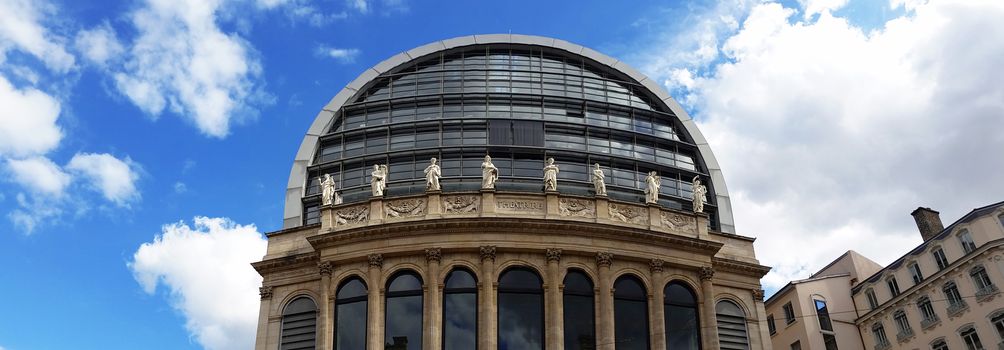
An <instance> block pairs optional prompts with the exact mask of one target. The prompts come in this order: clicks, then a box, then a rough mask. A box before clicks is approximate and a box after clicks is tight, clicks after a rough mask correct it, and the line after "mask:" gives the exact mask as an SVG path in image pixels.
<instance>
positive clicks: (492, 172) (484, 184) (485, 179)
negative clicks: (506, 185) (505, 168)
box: [481, 155, 499, 190]
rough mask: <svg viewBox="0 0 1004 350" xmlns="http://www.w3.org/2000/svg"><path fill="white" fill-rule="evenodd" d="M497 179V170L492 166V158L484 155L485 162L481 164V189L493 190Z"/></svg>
mask: <svg viewBox="0 0 1004 350" xmlns="http://www.w3.org/2000/svg"><path fill="white" fill-rule="evenodd" d="M498 179H499V168H496V167H495V164H492V157H491V156H489V155H485V161H484V162H481V189H482V190H494V189H495V181H498Z"/></svg>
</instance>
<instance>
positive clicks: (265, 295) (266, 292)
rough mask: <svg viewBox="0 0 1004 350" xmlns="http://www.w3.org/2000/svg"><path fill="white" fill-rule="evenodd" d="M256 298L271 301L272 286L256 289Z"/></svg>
mask: <svg viewBox="0 0 1004 350" xmlns="http://www.w3.org/2000/svg"><path fill="white" fill-rule="evenodd" d="M258 296H260V297H261V300H266V299H272V286H261V287H258Z"/></svg>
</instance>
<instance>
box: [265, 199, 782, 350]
mask: <svg viewBox="0 0 1004 350" xmlns="http://www.w3.org/2000/svg"><path fill="white" fill-rule="evenodd" d="M450 196H453V197H464V198H473V199H474V200H475V202H477V205H471V204H470V203H468V204H466V205H464V207H470V208H476V209H474V210H472V211H449V210H446V207H447V206H448V205H449V203H450V200H444V199H443V198H442V197H444V196H442V195H440V194H438V193H429V194H426V195H420V196H412V197H404V198H395V199H394V200H393V201H394V202H395V203H428V206H427V207H426V208H425V210H414V209H408V208H412V207H415V206H414V205H409V206H407V208H405V209H408V210H404V211H406V212H408V213H410V215H408V216H404V215H399V214H400V212H396V213H397V214H391V212H390V211H388V210H386V208H389V207H394V206H395V205H389V204H388V202H390V201H385V200H382V199H378V198H375V199H372V200H371V201H370V202H369V203H364V204H344V205H335V206H325V207H324V208H322V213H321V215H322V222H321V224H320V225H319V226H318V225H315V226H306V227H301V228H298V229H293V230H283V231H278V232H273V233H270V234H268V238H269V247H268V253H267V255H266V256H265V257H264V259H263V260H262V261H261V262H257V263H255V264H254V267H255V268H256V269H257V270H258V271H259V272H260V273H261V274H262V276H264V282H263V284H264V286H263V287H262V291H263V292H262V306H261V314H260V318H259V325H258V327H259V328H258V329H259V330H258V342H257V345H256V349H259V350H264V349H277V348H278V346H279V341H280V334H279V333H280V332H281V321H282V312H283V307H284V306H285V305H286V304H287V303H288V302H289V301H290V300H292V299H294V298H295V297H298V296H304V295H305V296H308V297H310V298H312V299H313V300H315V301H316V302H317V305H318V310H319V312H318V322H317V325H318V328H317V333H316V339H317V344H318V348H321V349H332V348H333V343H332V334H333V332H334V331H335V330H334V328H333V327H336V325H335V324H334V321H333V319H332V311H331V310H332V309H333V304H334V295H335V293H336V289H337V288H338V286H339V285H340V284H341V282H342V281H344V280H346V279H348V278H352V277H357V278H361V279H362V280H363V281H364V282H365V283H366V285H367V286H370V289H369V290H370V291H369V294H370V297H369V298H370V303H369V305H370V308H369V311H368V317H367V318H368V322H369V325H370V326H369V327H368V334H367V338H368V339H367V343H368V344H369V346H368V348H369V349H373V350H375V349H379V348H381V347H382V344H384V334H383V333H382V328H383V327H382V325H383V324H384V322H385V321H384V316H385V315H384V311H383V310H381V305H382V302H381V301H382V298H383V294H384V286H385V285H386V283H387V278H388V276H391V275H393V274H395V273H396V272H399V271H402V270H408V271H413V272H414V273H417V274H418V275H419V276H420V277H421V279H422V281H428V282H426V283H424V285H423V300H425V302H424V304H423V305H424V310H423V313H424V316H423V320H422V324H423V325H424V327H423V328H424V330H425V334H424V336H423V343H424V344H423V347H422V348H424V349H440V348H441V330H442V322H443V315H442V309H441V305H440V304H439V300H441V299H442V296H443V294H442V289H443V283H444V279H445V278H446V275H447V274H448V273H449V272H450V271H451V270H452V269H453V268H454V267H463V268H465V269H466V270H469V271H472V272H473V273H474V274H475V275H476V278H477V280H478V281H482V282H481V283H479V291H478V300H479V302H480V304H479V310H478V314H479V315H480V317H481V318H482V322H481V323H480V324H479V326H478V327H479V329H478V339H479V349H496V348H497V346H498V344H496V339H497V337H498V334H497V326H496V322H495V320H496V317H497V309H496V301H497V298H496V297H495V295H496V294H497V292H498V291H497V289H496V288H497V278H498V276H499V274H500V272H502V271H505V270H506V269H508V268H511V267H516V266H519V267H525V268H529V269H531V270H533V271H535V272H537V273H538V274H539V275H540V276H541V277H542V278H543V279H544V291H545V292H544V293H545V298H544V300H545V321H546V327H545V329H546V330H547V332H546V340H545V342H546V349H562V348H563V345H562V344H564V343H563V339H562V322H563V321H562V317H559V316H560V315H561V302H560V301H561V300H562V299H561V290H562V288H563V286H562V282H561V281H563V278H564V274H565V273H566V272H567V271H568V270H569V269H576V270H578V271H583V272H585V273H586V274H587V275H588V276H589V277H590V278H591V279H592V280H593V281H594V283H595V286H596V294H595V300H596V304H597V312H596V315H597V316H596V325H597V329H596V335H597V344H598V349H613V348H614V346H613V345H614V344H616V339H614V324H613V322H611V321H612V320H613V319H614V317H613V312H614V308H613V300H612V299H613V281H615V280H616V279H617V278H618V277H620V276H623V275H632V276H634V277H636V278H638V279H639V280H641V281H642V282H643V284H644V286H645V289H646V290H647V293H648V298H649V301H648V303H649V317H648V320H649V329H648V333H649V334H650V335H651V339H650V341H649V344H651V348H652V349H665V348H666V346H665V339H664V337H663V336H662V335H663V334H665V332H664V329H663V328H664V321H663V320H664V317H665V315H663V307H662V306H663V305H662V302H661V300H663V288H664V287H665V286H666V285H667V283H669V282H671V281H677V282H682V283H683V284H685V285H687V286H689V287H690V288H691V289H692V290H693V291H694V292H695V294H696V296H697V301H698V304H699V306H698V310H699V315H698V316H699V317H698V319H699V320H701V323H702V327H701V328H700V329H701V339H702V341H703V348H705V349H716V348H718V345H717V342H716V339H717V334H716V332H717V330H716V318H715V312H714V310H715V306H714V305H715V302H717V301H719V300H723V299H727V300H730V301H732V302H734V303H736V304H738V305H739V306H740V307H741V308H742V309H743V310H745V312H746V313H747V314H746V327H747V334H748V339H749V343H750V347H751V348H752V349H766V348H769V347H770V345H769V344H770V343H769V339H768V337H767V336H766V335H767V330H766V329H765V328H764V327H765V323H764V322H763V320H764V304H763V301H762V298H763V292H762V291H761V290H760V282H759V279H760V278H761V277H762V276H763V275H764V274H765V273H766V272H767V271H768V268H766V267H764V266H761V265H759V264H758V263H757V260H756V258H755V256H754V255H753V249H752V242H753V240H752V239H749V238H745V237H741V236H736V235H730V234H723V233H720V232H714V231H709V230H708V229H707V226H708V225H707V217H706V215H704V214H695V213H686V212H679V211H674V210H669V209H665V208H660V207H657V206H652V205H638V204H630V203H611V202H610V201H608V200H607V199H606V198H603V197H597V198H584V197H570V196H561V195H558V194H547V195H544V194H541V195H531V194H515V193H511V194H510V193H495V192H483V193H470V194H451V195H450ZM465 203H466V202H465ZM568 203H577V204H575V206H576V207H589V208H596V210H568V207H569V206H568ZM611 206H616V207H617V208H620V210H624V211H628V210H630V211H632V212H637V213H644V217H646V218H648V219H649V220H647V221H645V222H637V221H635V222H624V221H622V220H615V219H612V218H611V217H610V216H609V213H610V211H609V208H610V207H611ZM514 208H516V209H518V210H513V209H514ZM364 211H369V215H367V216H366V217H365V219H360V220H343V219H340V218H341V217H342V215H344V214H343V213H346V212H348V213H359V212H364ZM355 217H357V218H358V217H359V215H355ZM665 217H671V218H675V219H673V220H672V221H669V222H668V223H667V221H666V220H663V219H662V218H665ZM679 218H684V219H679ZM677 222H693V223H696V224H692V225H679V224H676V223H677ZM736 242H742V244H743V245H744V246H745V247H734V248H733V249H735V250H739V251H745V252H746V253H747V254H745V255H740V256H735V255H732V256H729V257H727V258H726V257H721V256H719V253H720V252H721V251H722V247H723V246H724V245H725V244H733V245H735V243H736ZM483 281H492V283H483ZM373 286H379V288H373ZM266 290H267V291H268V293H267V294H266V293H265V291H266Z"/></svg>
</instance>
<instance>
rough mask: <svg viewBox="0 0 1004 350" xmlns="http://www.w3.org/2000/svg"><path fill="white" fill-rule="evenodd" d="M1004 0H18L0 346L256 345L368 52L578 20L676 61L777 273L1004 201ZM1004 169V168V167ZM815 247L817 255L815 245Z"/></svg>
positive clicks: (582, 35) (737, 199) (599, 42)
mask: <svg viewBox="0 0 1004 350" xmlns="http://www.w3.org/2000/svg"><path fill="white" fill-rule="evenodd" d="M999 18H1004V5H1002V4H1001V3H1000V2H996V1H969V2H964V3H961V4H959V3H953V2H945V1H935V0H932V1H924V0H893V1H891V2H881V1H864V0H800V1H782V2H779V3H778V2H761V1H745V0H730V1H725V2H710V1H708V2H705V1H692V2H658V1H634V2H630V4H627V3H624V2H612V1H611V2H598V1H597V2H581V1H576V2H571V1H569V2H553V3H552V2H543V1H513V2H483V3H475V2H461V1H452V2H418V1H412V0H350V1H341V0H321V1H309V0H217V1H195V0H192V1H166V0H135V1H121V2H105V1H102V2H99V1H59V0H51V1H49V0H34V1H29V0H0V281H2V282H0V283H2V284H0V300H4V301H5V303H4V305H3V314H5V315H7V316H8V317H4V318H0V349H6V350H10V349H17V350H20V349H66V348H78V349H91V348H102V349H135V348H143V349H188V348H207V349H243V348H249V347H250V346H251V344H252V342H253V335H254V333H253V332H254V323H255V322H256V314H257V301H258V296H257V290H256V288H257V285H258V284H259V283H260V279H258V277H257V275H256V273H255V272H254V271H253V270H252V269H250V267H249V266H248V265H247V263H248V262H249V261H253V260H257V259H259V258H260V257H261V255H262V254H263V248H264V243H263V242H264V241H263V239H262V237H261V236H260V233H264V232H268V231H273V230H276V229H279V228H280V226H281V222H282V206H283V194H284V190H285V185H286V180H287V176H288V174H289V168H290V165H291V161H292V158H293V155H294V153H295V151H296V149H297V147H298V146H299V144H300V141H301V138H302V136H303V134H304V132H305V131H306V129H307V127H308V126H309V125H310V123H311V121H312V119H313V117H314V116H315V115H316V114H317V112H318V111H319V110H320V108H321V107H323V106H324V105H325V104H326V103H327V101H328V100H329V99H330V98H331V97H332V96H333V95H334V94H335V93H337V92H338V91H339V90H340V89H341V87H342V86H344V85H345V84H346V83H348V82H349V81H351V80H352V79H354V78H355V77H356V75H358V74H359V73H360V72H362V71H363V70H365V69H366V68H368V67H370V66H372V65H374V64H376V63H378V62H380V61H381V60H383V59H385V58H387V57H390V56H392V55H394V54H396V53H398V52H401V51H405V50H408V49H410V48H413V47H416V46H420V45H423V44H426V43H429V42H433V41H437V40H442V39H446V38H451V37H455V36H462V35H471V34H483V33H508V32H511V33H519V34H532V35H543V36H550V37H555V38H560V39H564V40H568V41H571V42H575V43H577V44H581V45H584V46H587V47H591V48H594V49H596V50H598V51H601V52H604V53H606V54H608V55H610V56H613V57H615V58H618V59H620V60H622V61H625V62H628V63H630V64H632V65H633V66H635V67H637V68H639V69H640V70H641V71H643V72H645V73H646V74H648V75H649V76H651V77H653V78H655V79H658V80H659V81H662V82H664V85H665V86H666V87H667V89H669V90H670V91H671V93H672V94H673V96H674V97H676V98H677V100H678V101H680V103H681V104H682V105H684V107H685V108H687V109H688V110H689V111H690V112H691V114H692V115H694V116H695V117H696V118H697V119H698V121H699V124H700V127H701V129H702V131H703V132H704V134H705V136H707V137H708V139H709V140H710V142H711V145H712V148H713V149H714V150H715V152H716V155H717V156H718V159H719V160H720V162H721V163H722V167H723V169H724V171H725V176H726V180H727V181H728V185H729V190H730V193H731V194H732V195H733V200H734V202H733V209H734V211H735V213H736V220H737V229H738V231H739V233H740V234H743V235H747V236H755V237H758V241H757V254H758V256H759V258H760V260H761V262H762V263H764V264H766V265H770V266H773V267H774V268H775V270H774V271H773V272H772V273H771V274H770V275H768V277H767V278H765V279H764V286H765V287H766V288H767V289H768V290H774V289H776V288H778V287H780V286H781V285H783V284H784V282H785V281H787V280H789V279H792V278H803V277H805V276H806V275H807V274H808V273H811V272H813V271H814V270H815V269H818V268H819V267H821V266H823V265H825V263H827V262H828V261H829V260H831V259H833V258H835V257H837V256H838V255H840V254H841V253H843V252H844V251H846V250H848V249H854V250H857V251H859V252H861V253H863V254H865V255H866V256H869V257H871V258H873V259H875V260H876V261H878V262H879V263H888V262H891V261H892V260H894V259H895V258H897V257H898V256H899V255H901V254H903V253H905V252H906V251H908V250H909V249H910V248H911V247H912V246H914V245H915V244H917V243H919V242H920V236H919V234H917V233H916V228H915V227H914V226H913V223H912V220H911V218H910V217H909V215H908V213H909V212H910V211H911V210H912V209H914V208H916V207H917V206H930V207H932V208H934V209H936V210H940V211H941V212H942V217H943V219H944V221H946V224H948V223H950V222H951V221H954V220H955V219H957V218H958V217H960V216H961V215H963V214H965V212H967V211H968V210H970V209H971V208H974V207H978V206H982V205H985V204H988V203H991V202H996V201H999V200H1001V199H1004V183H1001V181H1000V180H999V174H1001V173H1002V171H1004V157H1000V154H999V152H1000V150H1002V149H1004V137H1002V136H1001V135H1002V134H1001V133H1000V123H1001V120H1002V119H1004V117H1002V116H1004V82H1001V81H999V79H992V78H989V77H993V76H997V75H995V74H997V72H998V67H997V66H998V61H999V58H1000V57H1004V24H1002V23H1001V22H1000V21H999ZM995 175H996V176H995ZM792 247H795V248H797V251H802V252H805V253H804V254H799V255H792V254H790V253H789V252H790V251H792V250H793V249H792Z"/></svg>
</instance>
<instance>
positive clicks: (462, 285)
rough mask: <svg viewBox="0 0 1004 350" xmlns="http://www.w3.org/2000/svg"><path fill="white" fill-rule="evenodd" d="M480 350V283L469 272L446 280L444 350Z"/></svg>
mask: <svg viewBox="0 0 1004 350" xmlns="http://www.w3.org/2000/svg"><path fill="white" fill-rule="evenodd" d="M477 347H478V282H477V280H476V279H475V278H474V275H473V274H471V273H470V272H469V271H467V270H462V269H455V270H453V271H450V274H449V275H447V276H446V288H444V289H443V350H468V349H477Z"/></svg>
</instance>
